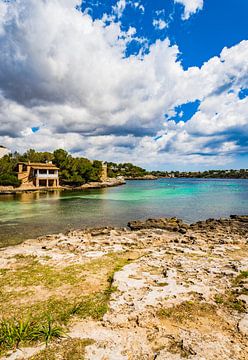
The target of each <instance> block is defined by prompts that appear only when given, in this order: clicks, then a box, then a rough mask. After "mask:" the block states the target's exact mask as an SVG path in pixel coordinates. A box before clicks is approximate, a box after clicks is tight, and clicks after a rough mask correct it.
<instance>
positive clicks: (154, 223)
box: [128, 218, 189, 234]
mask: <svg viewBox="0 0 248 360" xmlns="http://www.w3.org/2000/svg"><path fill="white" fill-rule="evenodd" d="M128 227H129V228H130V229H131V230H141V229H164V230H168V231H173V232H180V233H182V234H185V233H186V232H187V229H188V228H189V225H187V224H185V223H183V221H182V220H181V219H177V218H161V219H148V220H136V221H130V222H129V223H128Z"/></svg>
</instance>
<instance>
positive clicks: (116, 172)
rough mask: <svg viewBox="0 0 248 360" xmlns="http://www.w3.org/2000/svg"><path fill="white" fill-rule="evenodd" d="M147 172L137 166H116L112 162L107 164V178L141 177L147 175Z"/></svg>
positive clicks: (128, 164) (125, 164)
mask: <svg viewBox="0 0 248 360" xmlns="http://www.w3.org/2000/svg"><path fill="white" fill-rule="evenodd" d="M147 174H148V172H147V171H146V170H145V169H142V168H141V167H139V166H135V165H133V164H131V163H124V164H116V163H113V162H109V163H108V176H109V177H116V176H124V177H125V178H128V177H132V178H135V177H142V176H144V175H147Z"/></svg>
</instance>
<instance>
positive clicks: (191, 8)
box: [174, 0, 204, 20]
mask: <svg viewBox="0 0 248 360" xmlns="http://www.w3.org/2000/svg"><path fill="white" fill-rule="evenodd" d="M174 2H175V3H177V4H181V5H183V6H184V14H183V16H182V18H183V19H184V20H188V19H189V18H190V16H191V15H193V14H195V13H196V12H197V11H199V10H202V9H203V5H204V3H203V0H174Z"/></svg>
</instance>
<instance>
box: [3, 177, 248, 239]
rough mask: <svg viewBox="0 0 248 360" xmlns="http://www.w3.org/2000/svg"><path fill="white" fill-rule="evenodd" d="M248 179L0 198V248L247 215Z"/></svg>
mask: <svg viewBox="0 0 248 360" xmlns="http://www.w3.org/2000/svg"><path fill="white" fill-rule="evenodd" d="M247 200H248V180H202V179H161V180H157V181H129V182H128V183H127V185H125V186H121V187H116V188H109V189H99V190H85V191H81V192H73V191H65V192H61V191H53V192H47V193H45V192H34V193H23V194H16V195H1V196H0V246H1V245H2V246H3V245H6V244H14V243H16V242H19V241H22V240H23V239H26V238H31V237H37V236H39V235H43V234H49V233H53V232H62V231H66V230H68V229H71V228H82V227H86V226H102V225H116V226H125V225H126V224H127V222H128V221H129V220H131V219H141V218H147V217H162V216H177V217H180V218H183V219H184V220H185V221H188V222H192V221H196V220H199V219H206V218H208V217H220V216H228V215H230V214H232V213H236V214H245V213H248V201H247Z"/></svg>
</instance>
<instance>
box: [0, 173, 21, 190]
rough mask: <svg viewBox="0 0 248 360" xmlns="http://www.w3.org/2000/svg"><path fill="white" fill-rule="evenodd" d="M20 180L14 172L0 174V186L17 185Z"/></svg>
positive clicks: (19, 183)
mask: <svg viewBox="0 0 248 360" xmlns="http://www.w3.org/2000/svg"><path fill="white" fill-rule="evenodd" d="M20 185H21V181H20V180H18V178H17V177H16V176H15V175H14V174H4V175H0V186H14V187H19V186H20Z"/></svg>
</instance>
